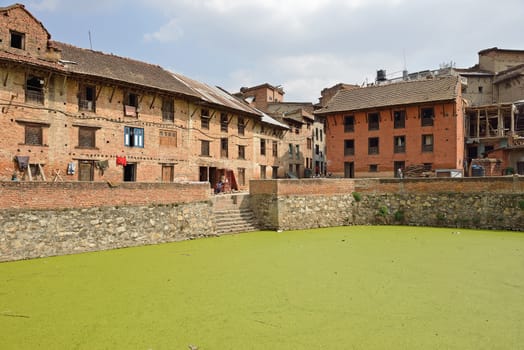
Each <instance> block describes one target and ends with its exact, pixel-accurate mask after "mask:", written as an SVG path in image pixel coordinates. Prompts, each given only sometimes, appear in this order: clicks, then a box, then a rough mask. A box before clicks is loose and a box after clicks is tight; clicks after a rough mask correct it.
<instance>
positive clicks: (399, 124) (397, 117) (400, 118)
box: [393, 111, 406, 129]
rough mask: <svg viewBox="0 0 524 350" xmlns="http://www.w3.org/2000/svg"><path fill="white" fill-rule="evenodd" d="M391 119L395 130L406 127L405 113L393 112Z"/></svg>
mask: <svg viewBox="0 0 524 350" xmlns="http://www.w3.org/2000/svg"><path fill="white" fill-rule="evenodd" d="M393 119H394V121H393V127H394V128H395V129H403V128H405V127H406V111H394V112H393Z"/></svg>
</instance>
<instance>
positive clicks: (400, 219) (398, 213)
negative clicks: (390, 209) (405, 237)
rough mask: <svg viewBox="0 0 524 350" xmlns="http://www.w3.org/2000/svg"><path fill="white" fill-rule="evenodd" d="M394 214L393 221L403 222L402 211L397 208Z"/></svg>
mask: <svg viewBox="0 0 524 350" xmlns="http://www.w3.org/2000/svg"><path fill="white" fill-rule="evenodd" d="M394 216H395V221H397V222H404V211H402V210H397V211H396V212H395V215H394Z"/></svg>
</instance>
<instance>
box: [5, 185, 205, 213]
mask: <svg viewBox="0 0 524 350" xmlns="http://www.w3.org/2000/svg"><path fill="white" fill-rule="evenodd" d="M210 195H211V194H210V190H209V187H208V185H207V184H206V183H203V182H197V183H176V184H174V183H169V184H168V183H129V182H126V183H119V184H114V185H112V186H111V185H110V184H109V183H104V182H67V183H60V182H55V183H53V182H0V208H1V209H63V208H93V207H106V206H124V205H125V206H135V205H155V204H173V203H185V202H196V201H206V200H209V199H210Z"/></svg>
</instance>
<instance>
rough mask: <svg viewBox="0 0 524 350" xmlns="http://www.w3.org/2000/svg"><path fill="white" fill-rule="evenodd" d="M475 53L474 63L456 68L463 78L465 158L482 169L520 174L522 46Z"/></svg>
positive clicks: (523, 147) (523, 161)
mask: <svg viewBox="0 0 524 350" xmlns="http://www.w3.org/2000/svg"><path fill="white" fill-rule="evenodd" d="M478 55H479V63H478V64H477V65H475V66H473V67H471V68H468V69H457V70H456V71H457V73H458V74H460V76H461V77H463V78H465V82H466V85H465V86H464V88H463V97H464V99H465V100H466V101H467V107H466V159H467V161H468V163H469V165H470V166H471V165H473V166H477V167H478V168H480V169H481V170H482V173H483V174H485V175H502V174H505V173H512V172H515V173H518V174H521V175H524V79H523V77H524V51H522V50H505V49H498V48H496V47H495V48H490V49H486V50H482V51H480V52H479V53H478ZM469 171H470V172H471V169H469Z"/></svg>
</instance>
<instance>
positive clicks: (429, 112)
mask: <svg viewBox="0 0 524 350" xmlns="http://www.w3.org/2000/svg"><path fill="white" fill-rule="evenodd" d="M420 114H421V120H422V126H433V118H434V114H433V108H422V109H421V110H420Z"/></svg>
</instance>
